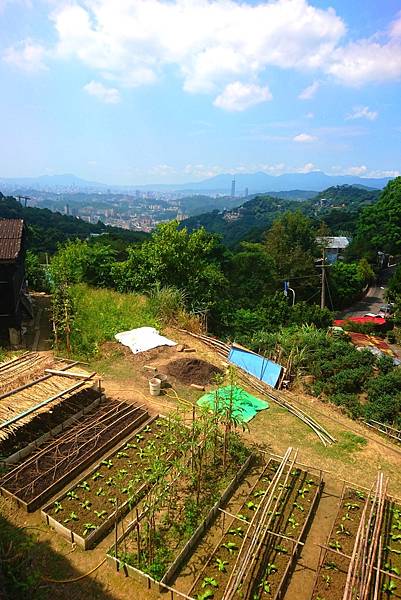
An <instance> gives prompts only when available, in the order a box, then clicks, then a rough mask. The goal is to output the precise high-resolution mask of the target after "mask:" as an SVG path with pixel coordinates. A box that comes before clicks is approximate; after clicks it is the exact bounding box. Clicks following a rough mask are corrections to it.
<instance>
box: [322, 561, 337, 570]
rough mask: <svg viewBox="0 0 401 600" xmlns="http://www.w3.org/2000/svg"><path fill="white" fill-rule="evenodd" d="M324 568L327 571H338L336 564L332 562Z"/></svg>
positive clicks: (325, 564)
mask: <svg viewBox="0 0 401 600" xmlns="http://www.w3.org/2000/svg"><path fill="white" fill-rule="evenodd" d="M324 568H325V569H327V570H328V571H338V567H337V565H336V563H335V562H333V561H330V560H328V561H326V562H325V563H324Z"/></svg>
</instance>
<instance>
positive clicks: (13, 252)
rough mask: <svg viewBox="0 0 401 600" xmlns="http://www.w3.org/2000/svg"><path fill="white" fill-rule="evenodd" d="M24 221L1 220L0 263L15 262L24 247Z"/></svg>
mask: <svg viewBox="0 0 401 600" xmlns="http://www.w3.org/2000/svg"><path fill="white" fill-rule="evenodd" d="M23 231H24V221H23V220H22V219H0V261H7V262H9V261H13V260H15V259H16V258H17V257H18V254H19V253H20V251H21V247H22V236H23Z"/></svg>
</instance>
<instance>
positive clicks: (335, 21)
mask: <svg viewBox="0 0 401 600" xmlns="http://www.w3.org/2000/svg"><path fill="white" fill-rule="evenodd" d="M400 8H401V6H400V2H399V0H387V1H386V2H385V3H378V2H376V1H375V0H355V1H353V2H349V0H333V1H331V2H328V1H324V0H310V1H307V0H272V1H270V2H267V1H259V2H256V1H248V2H243V1H241V2H240V1H239V0H238V1H237V0H171V1H169V2H165V1H164V0H146V2H142V1H141V0H96V1H95V0H85V1H84V0H72V1H71V2H68V3H67V2H63V1H61V0H60V1H59V0H51V1H50V0H0V77H1V81H2V94H1V95H0V115H1V129H2V144H1V147H0V178H1V177H24V176H39V175H43V174H60V173H75V174H76V175H77V176H79V177H82V178H85V179H87V180H92V181H100V182H109V183H112V184H121V185H135V184H138V185H140V184H152V183H154V184H158V183H172V182H176V183H185V182H190V181H200V180H202V179H206V178H208V177H212V176H214V175H218V174H221V173H231V174H232V175H236V174H241V173H251V172H257V171H263V172H265V173H268V174H271V175H278V174H282V173H308V172H311V171H315V170H321V171H324V172H325V173H328V174H335V175H337V174H338V175H340V174H349V175H355V176H361V177H386V176H396V175H398V174H399V170H400V169H401V167H400V164H401V109H400V100H401V10H400Z"/></svg>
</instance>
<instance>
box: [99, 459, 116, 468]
mask: <svg viewBox="0 0 401 600" xmlns="http://www.w3.org/2000/svg"><path fill="white" fill-rule="evenodd" d="M100 464H101V465H103V466H105V467H107V468H108V469H111V467H112V466H113V461H112V460H110V459H108V460H102V462H101V463H100Z"/></svg>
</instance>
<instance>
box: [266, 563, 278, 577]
mask: <svg viewBox="0 0 401 600" xmlns="http://www.w3.org/2000/svg"><path fill="white" fill-rule="evenodd" d="M276 571H277V567H276V565H275V564H274V563H267V567H266V575H268V576H269V575H272V574H273V573H275V572H276Z"/></svg>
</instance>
